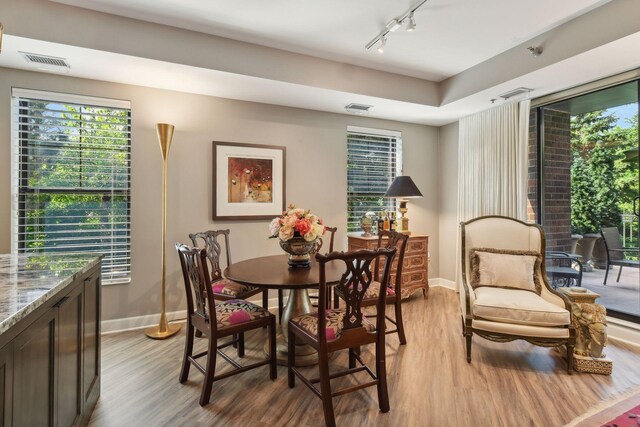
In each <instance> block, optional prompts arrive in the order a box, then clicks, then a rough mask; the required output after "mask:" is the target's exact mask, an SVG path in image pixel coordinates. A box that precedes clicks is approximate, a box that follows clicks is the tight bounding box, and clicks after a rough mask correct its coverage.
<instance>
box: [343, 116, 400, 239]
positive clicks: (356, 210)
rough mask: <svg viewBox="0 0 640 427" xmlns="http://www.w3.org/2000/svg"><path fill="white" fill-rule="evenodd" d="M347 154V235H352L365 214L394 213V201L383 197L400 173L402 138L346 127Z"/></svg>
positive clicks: (384, 132)
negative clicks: (384, 211)
mask: <svg viewBox="0 0 640 427" xmlns="http://www.w3.org/2000/svg"><path fill="white" fill-rule="evenodd" d="M347 152H348V158H347V214H348V218H347V231H348V232H353V231H358V230H360V218H361V217H362V216H363V215H364V214H365V213H366V212H369V211H373V212H375V213H376V214H377V213H378V212H379V211H382V210H387V211H394V210H395V199H389V198H385V197H384V193H386V192H387V189H388V188H389V185H391V182H392V181H393V179H394V178H395V177H396V176H398V175H400V174H401V172H402V135H401V134H400V133H399V132H390V131H384V130H376V129H363V128H356V127H349V128H348V129H347Z"/></svg>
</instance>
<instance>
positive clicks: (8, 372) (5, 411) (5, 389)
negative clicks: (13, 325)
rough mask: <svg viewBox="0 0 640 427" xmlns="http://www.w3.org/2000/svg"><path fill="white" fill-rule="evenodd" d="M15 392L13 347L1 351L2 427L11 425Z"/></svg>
mask: <svg viewBox="0 0 640 427" xmlns="http://www.w3.org/2000/svg"><path fill="white" fill-rule="evenodd" d="M12 392H13V345H12V344H7V345H6V346H4V347H3V348H2V349H1V350H0V426H10V425H11V400H12Z"/></svg>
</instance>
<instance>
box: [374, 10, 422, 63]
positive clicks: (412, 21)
mask: <svg viewBox="0 0 640 427" xmlns="http://www.w3.org/2000/svg"><path fill="white" fill-rule="evenodd" d="M426 2H427V0H420V2H418V3H417V4H416V5H415V6H413V7H412V8H411V9H409V10H408V11H406V12H405V13H404V14H402V15H401V16H400V17H398V18H394V19H392V20H391V21H389V23H388V24H387V25H386V26H385V27H384V30H382V31H381V32H380V34H378V35H377V36H376V37H374V38H373V40H371V41H370V42H369V43H367V45H366V46H365V49H367V50H369V49H371V48H372V47H373V46H375V45H376V44H377V43H380V46H379V47H378V52H380V53H382V52H383V51H384V46H385V44H386V41H387V36H388V35H389V33H393V32H394V31H396V30H397V29H398V28H400V27H401V26H402V25H404V24H407V31H410V32H411V31H415V29H416V18H415V16H414V13H415V11H416V10H418V9H419V8H420V7H421V6H422V5H423V4H425V3H426Z"/></svg>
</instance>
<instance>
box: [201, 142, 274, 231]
mask: <svg viewBox="0 0 640 427" xmlns="http://www.w3.org/2000/svg"><path fill="white" fill-rule="evenodd" d="M285 194H286V147H283V146H276V145H262V144H242V143H236V142H221V141H213V219H214V220H262V219H273V218H275V217H276V216H278V215H282V212H283V211H284V209H285V206H286V201H285Z"/></svg>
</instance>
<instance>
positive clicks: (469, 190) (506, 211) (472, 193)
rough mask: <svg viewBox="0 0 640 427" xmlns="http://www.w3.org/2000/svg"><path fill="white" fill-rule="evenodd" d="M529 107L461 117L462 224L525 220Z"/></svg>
mask: <svg viewBox="0 0 640 427" xmlns="http://www.w3.org/2000/svg"><path fill="white" fill-rule="evenodd" d="M530 104H531V101H529V100H526V101H521V102H520V103H517V102H511V103H508V104H505V105H502V106H499V107H496V108H492V109H490V110H487V111H482V112H480V113H477V114H474V115H471V116H468V117H465V118H462V119H460V127H459V129H460V130H459V140H458V223H460V222H461V221H467V220H469V219H472V218H475V217H478V216H483V215H504V216H510V217H513V218H517V219H520V220H522V221H526V219H527V178H528V170H527V154H528V140H529V106H530ZM456 257H458V258H459V257H460V231H459V229H458V250H457V254H456ZM459 261H460V260H459V259H458V263H457V265H458V268H457V270H458V271H457V279H458V283H460V281H461V275H460V262H459Z"/></svg>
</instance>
